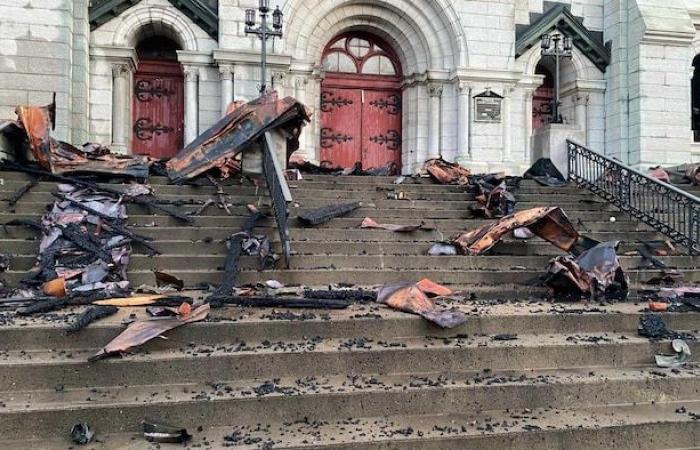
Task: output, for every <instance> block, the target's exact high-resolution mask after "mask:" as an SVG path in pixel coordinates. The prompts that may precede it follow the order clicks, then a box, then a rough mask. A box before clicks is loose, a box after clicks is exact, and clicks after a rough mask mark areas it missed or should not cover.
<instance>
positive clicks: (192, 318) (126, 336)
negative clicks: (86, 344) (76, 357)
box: [90, 304, 209, 361]
mask: <svg viewBox="0 0 700 450" xmlns="http://www.w3.org/2000/svg"><path fill="white" fill-rule="evenodd" d="M208 315H209V305H208V304H205V305H202V306H199V307H197V308H195V309H194V310H193V311H192V312H191V313H190V314H187V315H182V316H177V317H167V318H160V317H156V318H152V319H147V320H138V321H136V322H132V323H131V324H130V325H129V326H128V327H127V329H126V330H124V331H123V332H122V333H121V334H120V335H119V336H117V337H116V338H114V339H113V340H112V341H111V342H110V343H109V344H107V345H106V346H105V347H104V348H103V349H102V350H100V351H99V352H97V353H96V354H95V355H94V356H93V357H91V358H90V360H91V361H94V360H97V359H102V358H104V357H107V356H109V355H114V354H118V353H124V352H127V351H128V350H129V349H131V348H133V347H138V346H139V345H143V344H145V343H146V342H148V341H150V340H151V339H154V338H157V337H158V336H160V335H161V334H163V333H165V332H166V331H169V330H172V329H175V328H177V327H180V326H182V325H186V324H188V323H192V322H200V321H202V320H204V319H206V318H207V316H208Z"/></svg>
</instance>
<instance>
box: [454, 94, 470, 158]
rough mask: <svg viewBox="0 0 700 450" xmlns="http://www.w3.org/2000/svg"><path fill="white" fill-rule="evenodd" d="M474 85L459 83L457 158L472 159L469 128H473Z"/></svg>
mask: <svg viewBox="0 0 700 450" xmlns="http://www.w3.org/2000/svg"><path fill="white" fill-rule="evenodd" d="M471 95H472V87H471V85H470V84H467V83H459V84H458V85H457V160H458V161H460V162H464V161H468V160H471V151H470V150H469V130H470V128H471V119H470V113H471Z"/></svg>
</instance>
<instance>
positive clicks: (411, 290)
mask: <svg viewBox="0 0 700 450" xmlns="http://www.w3.org/2000/svg"><path fill="white" fill-rule="evenodd" d="M447 291H449V289H447V288H445V287H444V286H440V285H437V284H435V283H433V282H431V281H430V280H421V281H420V282H419V283H410V282H401V283H391V284H385V285H384V286H382V287H381V288H380V289H379V293H378V294H377V301H378V302H379V303H384V304H385V305H387V306H389V307H391V308H394V309H398V310H400V311H405V312H408V313H411V314H417V315H419V316H421V317H423V318H424V319H426V320H429V321H431V322H433V323H435V324H437V325H439V326H441V327H442V328H454V327H456V326H459V325H461V324H463V323H464V322H466V320H467V317H466V316H465V315H464V314H463V313H462V312H460V311H457V310H455V309H444V308H441V307H439V306H437V305H436V304H435V302H433V301H432V300H430V299H429V298H428V296H427V295H426V294H427V293H430V294H435V293H436V292H441V293H442V292H447Z"/></svg>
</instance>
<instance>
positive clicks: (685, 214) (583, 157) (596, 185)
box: [567, 140, 700, 254]
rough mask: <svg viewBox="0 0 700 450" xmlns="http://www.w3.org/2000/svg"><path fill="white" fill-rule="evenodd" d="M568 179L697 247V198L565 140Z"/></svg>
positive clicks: (699, 214)
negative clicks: (567, 156)
mask: <svg viewBox="0 0 700 450" xmlns="http://www.w3.org/2000/svg"><path fill="white" fill-rule="evenodd" d="M567 147H568V152H569V158H568V169H569V180H570V181H573V182H575V183H576V184H578V185H579V186H582V187H584V188H587V189H588V190H590V191H591V192H593V193H594V194H596V195H598V196H600V197H602V198H604V199H605V200H607V201H609V202H610V203H612V204H613V205H615V206H617V207H618V208H620V209H621V210H622V211H624V212H626V213H629V214H630V215H632V216H633V217H635V218H637V219H639V220H641V221H642V222H644V223H645V224H647V225H649V226H650V227H652V228H653V229H655V230H656V231H658V232H660V233H662V234H665V235H666V236H668V237H669V238H670V239H671V240H672V241H674V242H676V243H677V244H680V245H682V246H684V247H686V248H688V250H689V252H690V254H696V253H698V252H699V251H700V198H698V197H696V196H694V195H692V194H689V193H688V192H685V191H682V190H680V189H678V188H677V187H675V186H671V185H670V184H667V183H664V182H662V181H659V180H657V179H655V178H651V177H649V176H647V175H645V174H643V173H641V172H639V171H638V170H635V169H633V168H631V167H628V166H626V165H624V164H622V163H621V162H619V161H614V160H612V159H610V158H608V157H606V156H603V155H601V154H599V153H596V152H594V151H592V150H589V149H587V148H585V147H583V146H582V145H580V144H577V143H575V142H572V141H569V140H567Z"/></svg>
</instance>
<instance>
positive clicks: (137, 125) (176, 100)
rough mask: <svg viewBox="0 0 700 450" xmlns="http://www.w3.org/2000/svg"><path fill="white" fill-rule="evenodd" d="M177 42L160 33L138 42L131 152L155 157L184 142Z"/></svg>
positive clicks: (166, 155) (170, 153) (172, 152)
mask: <svg viewBox="0 0 700 450" xmlns="http://www.w3.org/2000/svg"><path fill="white" fill-rule="evenodd" d="M178 49H179V47H178V45H177V44H176V43H175V42H174V41H173V40H171V39H169V38H167V37H163V36H151V37H148V38H145V39H143V40H141V42H139V44H138V45H137V47H136V52H137V55H138V58H139V62H138V67H137V68H136V73H135V74H134V87H133V89H134V90H133V96H132V98H133V108H132V147H131V148H132V151H133V152H134V153H137V154H142V155H149V156H152V157H154V158H169V157H171V156H174V155H175V154H176V153H177V152H178V150H180V149H181V148H182V144H183V130H184V81H183V75H182V68H181V67H180V63H178V61H177V53H176V51H177V50H178Z"/></svg>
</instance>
